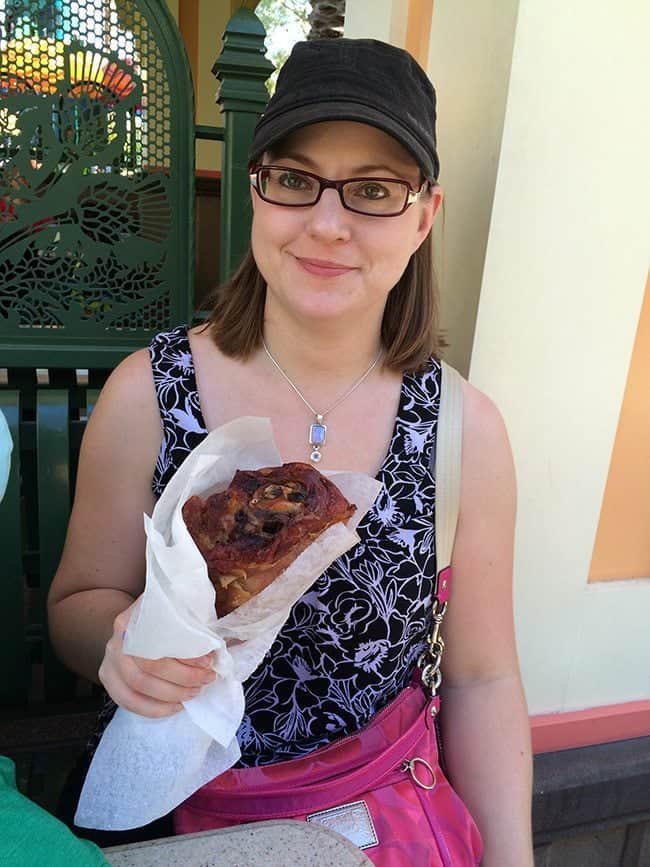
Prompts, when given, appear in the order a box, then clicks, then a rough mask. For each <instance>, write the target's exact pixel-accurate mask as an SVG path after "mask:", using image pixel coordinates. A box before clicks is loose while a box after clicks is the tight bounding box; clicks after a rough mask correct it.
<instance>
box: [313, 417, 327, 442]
mask: <svg viewBox="0 0 650 867" xmlns="http://www.w3.org/2000/svg"><path fill="white" fill-rule="evenodd" d="M326 435H327V425H326V424H320V423H319V422H317V423H316V424H312V425H310V426H309V445H310V446H322V445H324V444H325V437H326Z"/></svg>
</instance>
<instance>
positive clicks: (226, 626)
mask: <svg viewBox="0 0 650 867" xmlns="http://www.w3.org/2000/svg"><path fill="white" fill-rule="evenodd" d="M280 463H282V459H281V458H280V455H279V454H278V452H277V449H276V447H275V444H274V442H273V434H272V429H271V423H270V420H269V419H263V418H254V417H245V418H239V419H236V420H235V421H232V422H230V423H229V424H226V425H223V426H222V427H220V428H218V429H217V430H214V431H212V432H211V433H210V434H209V435H208V436H207V437H206V438H205V440H204V441H203V442H202V443H201V444H200V445H199V446H198V447H197V448H196V449H194V450H193V451H192V452H191V454H190V455H188V457H187V458H186V460H185V461H184V462H183V464H182V465H181V466H180V467H179V469H178V471H177V472H176V473H175V474H174V476H173V478H172V479H171V480H170V482H169V484H168V485H167V487H166V488H165V491H164V492H163V494H162V495H161V497H160V499H159V500H158V502H157V503H156V506H155V508H154V510H153V514H152V515H151V518H149V517H148V516H146V515H145V516H144V520H145V531H146V535H147V548H146V564H147V573H146V585H145V590H144V593H143V594H142V596H141V597H140V598H139V600H138V602H137V603H136V606H135V607H134V610H133V614H132V617H131V620H130V623H129V627H128V630H127V634H126V636H125V639H124V650H125V651H126V652H127V653H131V654H133V655H136V656H141V657H145V658H148V659H157V658H160V657H162V656H174V657H178V658H190V657H198V656H202V655H203V654H205V653H209V652H210V651H214V652H215V661H214V669H215V671H216V672H217V678H216V680H215V681H214V682H213V683H212V684H209V685H208V686H206V687H205V688H204V689H203V691H202V692H201V694H200V695H199V696H197V697H196V698H193V699H191V700H190V701H187V702H185V704H184V708H183V710H182V711H180V712H179V713H177V714H175V715H173V716H171V717H167V718H165V719H150V718H146V717H141V716H139V715H137V714H134V713H131V712H130V711H127V710H124V709H123V708H118V710H117V711H116V713H115V716H114V718H113V719H112V720H111V722H110V723H109V725H108V727H107V728H106V731H105V732H104V735H103V737H102V739H101V741H100V744H99V746H98V748H97V751H96V753H95V755H94V758H93V761H92V763H91V765H90V769H89V771H88V775H87V777H86V781H85V784H84V787H83V790H82V792H81V797H80V799H79V806H78V808H77V813H76V816H75V823H76V824H77V825H79V826H80V827H85V828H101V829H103V830H125V829H128V828H137V827H140V826H142V825H145V824H147V823H149V822H152V821H153V820H154V819H157V818H159V817H160V816H163V815H165V814H166V813H169V812H170V811H171V810H172V809H174V807H176V806H177V805H178V804H180V803H181V802H182V801H184V800H185V799H186V798H188V797H189V796H190V795H191V794H192V793H193V792H195V791H196V790H197V789H198V788H200V787H201V786H202V785H204V784H205V783H207V782H208V781H209V780H212V779H214V778H215V777H216V776H218V775H219V774H221V773H223V772H224V771H226V770H227V769H228V768H230V767H232V766H233V765H234V764H235V763H236V762H237V760H238V759H239V757H240V750H239V746H238V743H237V739H236V737H235V735H236V732H237V729H238V728H239V725H240V723H241V720H242V717H243V714H244V692H243V688H242V682H243V681H245V680H246V679H247V678H248V677H249V676H250V675H251V674H252V673H253V671H254V670H255V669H256V668H257V666H258V665H259V663H260V662H261V661H262V659H263V657H264V655H265V654H266V652H267V651H268V649H269V648H270V647H271V645H272V643H273V641H274V639H275V637H276V635H277V634H278V632H279V631H280V628H281V627H282V625H283V623H284V622H285V621H286V619H287V617H288V616H289V612H290V609H291V607H292V605H293V604H294V602H296V600H297V599H299V598H300V596H301V595H302V594H303V593H304V592H305V591H306V590H307V589H308V588H309V587H310V586H311V584H313V582H314V581H315V580H316V579H317V578H318V576H319V575H320V574H321V573H322V572H324V571H325V569H327V567H328V566H329V565H330V564H331V563H332V562H333V561H334V560H335V559H336V558H337V557H339V556H340V555H341V554H343V553H344V552H345V551H347V550H349V549H350V548H351V547H352V546H353V545H355V544H356V543H357V542H358V541H359V537H358V536H357V534H356V532H355V530H354V528H355V527H356V526H357V524H358V523H359V521H360V520H361V518H363V516H364V515H365V514H366V512H367V511H368V510H369V509H370V507H371V506H372V504H373V502H374V501H375V499H376V497H377V495H378V493H379V490H380V489H381V484H380V483H379V482H378V481H377V480H376V479H373V478H371V477H369V476H366V475H363V474H361V473H348V472H341V473H327V475H329V476H331V477H332V480H333V481H334V482H335V484H336V485H337V486H338V487H339V489H340V490H341V492H342V493H343V495H344V496H345V497H346V498H347V499H348V500H349V501H350V502H352V503H355V504H356V506H357V510H356V512H355V513H354V515H353V516H352V518H351V519H350V520H349V521H348V523H347V524H346V525H344V524H341V523H339V524H335V525H334V526H332V527H329V528H328V529H327V530H326V531H325V532H324V533H323V534H322V535H321V536H320V537H319V538H318V539H317V540H316V541H315V542H314V543H313V544H312V545H310V546H309V547H308V548H307V549H306V550H305V551H303V553H302V554H300V556H299V557H298V558H297V559H296V560H295V561H294V562H293V563H292V564H291V565H290V566H289V567H288V568H287V569H286V570H285V571H284V572H283V573H282V574H281V575H280V576H279V577H278V578H276V579H275V581H273V583H272V584H270V585H269V586H268V587H267V588H265V589H264V590H263V591H262V592H261V593H260V594H258V595H257V596H256V597H254V598H253V599H251V600H250V601H248V602H247V603H246V604H245V605H243V606H241V607H240V608H238V609H236V610H235V611H233V612H231V613H230V614H228V615H227V616H226V617H222V618H217V615H216V612H215V608H214V601H215V593H214V588H213V586H212V584H211V582H210V580H209V578H208V572H207V567H206V564H205V561H204V559H203V557H202V556H201V554H200V552H199V550H198V548H197V547H196V545H195V544H194V542H193V540H192V538H191V536H190V535H189V532H188V530H187V528H186V526H185V522H184V521H183V518H182V514H181V507H182V505H183V503H185V502H186V500H188V499H189V497H191V496H192V495H193V494H201V495H202V496H206V495H208V494H211V493H214V492H215V491H219V490H223V489H225V488H226V487H227V486H228V485H229V484H230V482H231V480H232V477H233V475H234V474H235V471H236V470H238V469H242V470H254V469H258V468H260V467H263V466H277V465H278V464H280Z"/></svg>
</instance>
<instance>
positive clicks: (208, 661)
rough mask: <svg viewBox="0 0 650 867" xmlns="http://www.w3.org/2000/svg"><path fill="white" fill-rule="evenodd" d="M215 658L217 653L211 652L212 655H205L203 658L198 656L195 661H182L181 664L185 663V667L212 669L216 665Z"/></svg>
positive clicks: (180, 660)
mask: <svg viewBox="0 0 650 867" xmlns="http://www.w3.org/2000/svg"><path fill="white" fill-rule="evenodd" d="M214 657H215V652H214V650H211V651H210V653H205V654H204V655H203V656H197V657H195V658H193V659H180V658H179V660H178V661H179V662H183V663H185V665H192V666H195V667H199V668H208V669H212V666H213V665H214Z"/></svg>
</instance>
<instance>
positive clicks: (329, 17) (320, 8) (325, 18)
mask: <svg viewBox="0 0 650 867" xmlns="http://www.w3.org/2000/svg"><path fill="white" fill-rule="evenodd" d="M311 6H312V11H311V14H310V15H309V23H310V24H311V30H310V31H309V33H308V34H307V39H337V38H338V37H339V36H343V20H344V18H345V0H311Z"/></svg>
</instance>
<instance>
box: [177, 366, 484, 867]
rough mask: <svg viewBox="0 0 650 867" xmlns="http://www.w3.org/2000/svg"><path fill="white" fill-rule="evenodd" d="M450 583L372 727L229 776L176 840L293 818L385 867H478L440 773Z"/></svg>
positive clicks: (474, 846) (449, 403)
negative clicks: (397, 688) (424, 641)
mask: <svg viewBox="0 0 650 867" xmlns="http://www.w3.org/2000/svg"><path fill="white" fill-rule="evenodd" d="M445 368H446V365H444V366H443V374H446V376H445V375H443V388H442V396H441V416H440V418H439V422H438V424H439V434H438V444H437V455H436V477H437V482H438V506H437V507H436V540H437V544H438V548H437V550H438V554H439V555H440V556H439V562H442V563H449V562H450V559H451V548H452V547H453V536H454V534H455V528H456V521H457V515H458V490H457V488H458V479H459V471H460V435H459V430H460V423H459V420H458V402H459V389H460V380H459V379H454V380H452V382H451V383H450V382H449V379H450V378H451V377H453V376H454V374H455V371H451V373H449V372H448V371H450V370H451V369H450V368H446V370H445ZM455 376H456V377H458V375H457V374H455ZM443 405H444V407H445V413H444V426H443ZM461 407H462V403H461ZM450 410H451V411H453V413H452V415H453V417H451V418H450ZM443 431H444V433H443ZM441 483H442V485H443V487H444V489H445V498H444V499H445V504H444V505H445V508H444V510H443V509H442V508H441V507H440V504H441V499H442V498H441ZM447 486H449V491H447ZM450 583H451V569H450V568H449V567H447V568H446V569H443V570H442V571H440V573H439V575H438V579H437V582H436V587H437V594H436V599H435V600H434V605H433V627H432V631H431V634H430V636H429V638H428V647H427V649H426V650H425V652H424V653H423V654H422V656H421V658H420V660H419V671H416V673H415V676H414V678H413V682H412V683H411V685H410V686H408V687H406V689H404V690H403V691H402V692H401V693H400V694H399V695H398V696H397V698H395V699H394V700H393V701H392V702H391V703H390V704H389V705H387V706H386V707H385V708H384V709H383V710H382V711H380V713H378V714H377V716H375V717H374V719H373V720H372V722H371V723H370V724H369V725H368V726H366V728H364V729H362V730H361V731H359V732H357V733H355V734H353V735H350V736H348V737H345V738H342V739H340V740H338V741H334V742H332V743H331V744H329V745H327V746H325V747H322V748H321V749H318V750H315V751H314V752H313V753H310V754H309V755H308V756H304V757H301V758H298V759H291V760H289V761H286V762H279V763H277V764H272V765H264V766H261V767H254V768H242V769H231V770H229V771H226V772H225V773H223V774H221V775H220V776H219V777H217V778H216V779H215V780H212V781H211V782H210V783H208V784H207V785H205V786H203V787H202V788H200V789H199V790H198V791H197V792H195V793H194V794H193V795H192V796H191V797H190V798H188V799H187V800H186V801H185V802H184V803H183V804H181V805H180V806H179V807H177V809H176V811H175V814H174V824H175V828H176V832H177V833H179V834H187V833H191V832H195V831H206V830H210V829H216V828H225V827H228V826H231V825H238V824H242V823H245V822H257V821H261V820H265V819H286V818H294V819H297V820H302V821H307V822H319V823H321V824H322V825H325V826H327V827H329V828H332V829H333V830H335V831H338V832H339V833H341V834H343V835H344V836H345V837H347V838H348V839H349V840H351V841H352V842H353V843H355V844H356V845H357V846H359V847H360V848H361V849H364V850H366V855H367V856H368V858H369V859H370V860H371V861H372V863H373V864H375V865H377V867H443V865H444V867H476V865H478V864H479V863H480V860H481V855H482V848H483V847H482V843H481V837H480V834H479V831H478V829H477V827H476V825H475V823H474V820H473V819H472V817H471V816H470V814H469V811H468V810H467V808H466V807H465V805H464V804H463V802H462V801H461V799H460V798H459V797H458V795H457V794H456V793H455V792H454V790H453V789H452V787H451V785H450V784H449V782H448V781H447V779H446V777H445V775H444V773H443V772H442V770H441V767H440V754H439V745H438V738H437V727H436V717H437V714H438V712H439V709H440V699H439V697H438V696H437V695H436V693H437V690H438V687H439V686H440V680H441V678H440V661H441V658H442V652H443V650H444V642H443V640H442V637H441V636H440V635H439V630H440V625H441V623H442V619H443V616H444V613H445V609H446V607H447V599H448V596H449V590H450ZM427 693H429V695H427Z"/></svg>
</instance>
